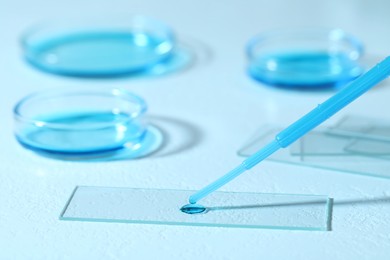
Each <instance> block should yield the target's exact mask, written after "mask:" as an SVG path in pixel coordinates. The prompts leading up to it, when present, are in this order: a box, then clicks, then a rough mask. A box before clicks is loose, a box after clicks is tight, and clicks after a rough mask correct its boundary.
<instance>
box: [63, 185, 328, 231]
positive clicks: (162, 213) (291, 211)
mask: <svg viewBox="0 0 390 260" xmlns="http://www.w3.org/2000/svg"><path fill="white" fill-rule="evenodd" d="M193 193H194V191H188V190H158V189H131V188H110V187H85V186H80V187H77V188H76V189H75V191H74V192H73V194H72V196H71V198H70V200H69V201H68V203H67V204H66V206H65V208H64V210H63V212H62V214H61V216H60V219H61V220H75V221H102V222H125V223H142V224H163V225H188V226H221V227H241V228H272V229H301V230H325V231H326V230H330V221H331V210H332V200H331V199H329V198H328V197H327V196H320V195H294V194H263V193H235V192H214V193H212V194H210V196H208V197H207V198H205V199H204V200H202V205H203V206H205V207H206V208H207V211H205V213H202V214H186V213H183V212H181V211H180V208H181V207H182V206H183V205H184V204H187V203H188V197H189V196H190V195H191V194H193Z"/></svg>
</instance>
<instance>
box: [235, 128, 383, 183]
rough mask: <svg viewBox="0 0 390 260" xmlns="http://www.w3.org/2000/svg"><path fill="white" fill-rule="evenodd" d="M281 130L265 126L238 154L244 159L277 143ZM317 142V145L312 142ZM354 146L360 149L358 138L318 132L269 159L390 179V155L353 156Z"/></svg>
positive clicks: (366, 154) (326, 131) (313, 132)
mask: <svg viewBox="0 0 390 260" xmlns="http://www.w3.org/2000/svg"><path fill="white" fill-rule="evenodd" d="M281 129H282V128H281V127H278V126H270V125H268V126H263V127H262V128H260V129H259V131H257V132H256V134H255V135H254V136H253V137H252V138H250V139H249V140H248V142H247V143H246V144H245V145H244V146H243V147H242V148H241V149H240V150H239V151H238V154H239V155H241V156H244V157H249V156H251V155H252V154H253V153H255V152H256V151H258V150H259V149H261V148H262V147H263V146H264V145H266V144H268V143H269V142H270V140H273V139H274V137H275V135H276V134H278V133H279V132H280V131H281ZM306 138H307V139H306ZM302 140H303V142H302ZM313 140H315V141H314V142H312V141H313ZM359 142H360V139H359ZM354 146H355V149H357V148H356V139H355V138H354V137H352V138H351V137H350V138H348V137H345V136H344V137H340V136H337V135H330V134H329V131H328V129H326V130H325V131H321V129H317V130H315V131H312V132H311V133H309V134H307V135H306V136H305V137H303V139H300V140H298V141H297V143H296V144H295V145H294V144H293V145H292V146H290V147H287V148H285V149H280V150H279V151H277V152H276V153H274V154H273V155H272V156H270V157H269V158H268V159H269V160H272V161H278V162H283V163H289V164H295V165H301V166H308V167H314V168H321V169H329V170H335V171H342V172H347V173H355V174H361V175H367V176H373V177H381V178H390V172H389V169H390V155H382V156H372V154H368V153H362V152H350V151H349V150H351V149H353V148H354ZM371 149H374V148H371Z"/></svg>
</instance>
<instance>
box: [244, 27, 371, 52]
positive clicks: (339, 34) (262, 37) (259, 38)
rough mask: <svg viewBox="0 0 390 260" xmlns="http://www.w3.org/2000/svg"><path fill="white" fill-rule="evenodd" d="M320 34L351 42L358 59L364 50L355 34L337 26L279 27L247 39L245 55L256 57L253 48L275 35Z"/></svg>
mask: <svg viewBox="0 0 390 260" xmlns="http://www.w3.org/2000/svg"><path fill="white" fill-rule="evenodd" d="M308 34H312V35H316V36H318V35H320V36H321V35H322V36H326V35H327V36H328V38H330V36H332V35H333V37H334V38H337V40H345V41H347V42H348V43H350V44H351V46H352V47H354V48H355V52H354V55H353V56H354V57H352V58H354V59H358V58H360V57H361V55H362V54H363V52H364V45H363V43H362V42H361V41H360V40H359V39H358V38H357V37H355V36H353V35H351V34H349V33H347V32H345V31H344V30H342V29H338V28H320V29H318V28H302V29H279V30H274V31H272V30H271V31H266V32H263V33H259V34H257V35H255V36H253V37H252V38H250V39H249V41H248V42H247V44H246V46H245V52H246V55H247V57H248V58H249V59H253V58H256V55H255V53H254V48H255V47H256V46H257V45H258V44H262V43H264V42H266V41H268V40H270V39H273V38H275V37H280V36H282V38H286V37H291V36H296V35H303V36H304V35H308Z"/></svg>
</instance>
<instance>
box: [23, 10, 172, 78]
mask: <svg viewBox="0 0 390 260" xmlns="http://www.w3.org/2000/svg"><path fill="white" fill-rule="evenodd" d="M21 42H22V47H23V50H24V56H25V58H26V60H27V61H28V62H29V63H30V64H32V65H33V66H35V67H36V68H39V69H41V70H43V71H46V72H51V73H56V74H62V75H67V76H80V77H110V76H121V75H127V74H134V73H140V72H144V71H147V70H149V69H152V68H154V67H155V66H156V65H161V64H163V63H164V62H168V60H170V58H171V57H172V53H173V50H174V48H175V38H174V34H173V32H172V30H171V29H170V28H169V26H167V25H165V24H164V23H163V22H161V21H158V20H155V19H152V18H149V17H145V16H140V15H135V16H127V17H110V18H108V17H105V18H104V19H102V18H85V17H83V18H80V17H79V18H72V19H66V21H50V22H47V23H44V24H42V25H40V26H35V27H34V28H32V29H30V30H29V31H27V32H26V33H25V34H24V35H23V36H22V39H21Z"/></svg>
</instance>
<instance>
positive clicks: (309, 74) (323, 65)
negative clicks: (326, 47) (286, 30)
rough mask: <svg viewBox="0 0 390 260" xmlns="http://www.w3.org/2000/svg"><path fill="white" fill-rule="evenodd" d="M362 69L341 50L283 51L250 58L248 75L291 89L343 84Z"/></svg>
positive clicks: (356, 75) (357, 74)
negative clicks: (334, 51)
mask: <svg viewBox="0 0 390 260" xmlns="http://www.w3.org/2000/svg"><path fill="white" fill-rule="evenodd" d="M362 72H363V70H362V68H361V67H360V66H359V65H358V64H357V63H356V61H353V60H351V59H350V58H349V57H348V56H347V55H346V54H344V53H329V52H324V51H285V52H275V53H270V54H264V55H261V56H259V57H257V58H255V59H253V60H252V61H251V64H250V65H249V73H250V75H251V76H252V77H253V78H255V79H256V80H259V81H261V82H264V83H266V84H270V85H276V86H281V87H292V88H315V87H317V88H326V87H337V86H339V85H344V84H345V83H346V82H348V81H350V80H352V79H354V78H356V77H358V76H359V75H360V74H361V73H362Z"/></svg>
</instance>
